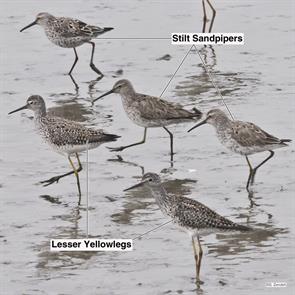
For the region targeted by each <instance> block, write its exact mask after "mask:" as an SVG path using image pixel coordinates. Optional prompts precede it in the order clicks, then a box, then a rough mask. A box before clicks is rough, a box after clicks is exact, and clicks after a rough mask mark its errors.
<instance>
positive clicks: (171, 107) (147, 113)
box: [135, 94, 194, 120]
mask: <svg viewBox="0 0 295 295" xmlns="http://www.w3.org/2000/svg"><path fill="white" fill-rule="evenodd" d="M135 104H136V107H137V109H138V111H139V112H140V114H141V116H142V117H143V118H144V119H147V120H160V119H162V120H163V119H166V120H172V119H178V118H182V119H184V118H192V116H194V113H192V112H189V111H187V110H185V109H183V108H182V107H181V106H180V105H178V104H173V103H171V102H168V101H166V100H163V99H160V98H158V97H154V96H148V95H144V94H141V95H139V96H138V100H136V102H135Z"/></svg>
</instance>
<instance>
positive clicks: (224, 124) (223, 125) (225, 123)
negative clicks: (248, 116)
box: [214, 116, 232, 132]
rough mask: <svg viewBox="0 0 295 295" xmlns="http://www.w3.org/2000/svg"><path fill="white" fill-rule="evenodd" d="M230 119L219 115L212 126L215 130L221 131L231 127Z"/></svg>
mask: <svg viewBox="0 0 295 295" xmlns="http://www.w3.org/2000/svg"><path fill="white" fill-rule="evenodd" d="M231 124H232V121H231V120H230V119H229V118H228V117H226V116H223V117H220V118H219V119H218V120H217V121H215V124H214V127H215V129H216V131H217V132H223V131H225V130H227V129H228V128H229V127H231Z"/></svg>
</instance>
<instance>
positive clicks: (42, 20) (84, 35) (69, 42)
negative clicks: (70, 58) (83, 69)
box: [20, 12, 113, 84]
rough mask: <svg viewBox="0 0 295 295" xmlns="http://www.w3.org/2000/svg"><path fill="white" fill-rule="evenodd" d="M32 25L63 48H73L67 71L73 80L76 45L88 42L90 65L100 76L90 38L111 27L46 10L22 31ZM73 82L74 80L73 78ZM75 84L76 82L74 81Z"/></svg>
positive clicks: (109, 29) (93, 45)
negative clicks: (71, 62)
mask: <svg viewBox="0 0 295 295" xmlns="http://www.w3.org/2000/svg"><path fill="white" fill-rule="evenodd" d="M34 25H40V26H41V27H43V29H44V31H45V34H46V36H47V38H48V39H49V40H50V41H51V42H52V43H54V44H55V45H57V46H59V47H63V48H73V50H74V53H75V61H74V63H73V65H72V67H71V69H70V71H69V75H70V77H71V78H72V80H73V77H72V71H73V69H74V67H75V65H76V63H77V61H78V54H77V51H76V47H78V46H81V45H83V44H84V43H88V44H90V45H91V46H92V51H91V58H90V67H91V69H92V70H93V71H94V72H96V73H97V74H98V75H99V76H100V77H101V78H102V77H103V74H102V72H101V71H100V70H99V69H98V68H97V67H96V66H95V65H94V63H93V56H94V51H95V43H94V42H92V41H91V40H92V39H94V38H96V37H98V36H99V35H101V34H103V33H105V32H108V31H111V30H113V28H109V27H106V28H100V27H97V26H91V25H88V24H86V23H84V22H82V21H80V20H77V19H74V18H69V17H55V16H53V15H51V14H49V13H47V12H41V13H39V14H38V15H37V17H36V19H35V20H34V21H33V22H32V23H30V24H29V25H27V26H25V27H24V28H22V29H21V30H20V31H21V32H22V31H24V30H26V29H28V28H30V27H32V26H34ZM73 82H74V83H75V81H74V80H73ZM75 84H76V83H75Z"/></svg>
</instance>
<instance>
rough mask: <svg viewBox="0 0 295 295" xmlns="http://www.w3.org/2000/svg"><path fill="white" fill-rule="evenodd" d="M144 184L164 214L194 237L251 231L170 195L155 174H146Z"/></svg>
mask: <svg viewBox="0 0 295 295" xmlns="http://www.w3.org/2000/svg"><path fill="white" fill-rule="evenodd" d="M142 183H144V184H145V186H146V187H147V188H148V189H149V190H150V192H151V194H152V195H153V197H154V198H155V200H156V202H157V204H158V205H159V207H160V209H161V211H162V212H163V214H165V215H167V216H168V217H170V218H171V219H172V220H173V222H174V223H176V224H177V225H179V226H180V227H181V228H184V229H185V230H187V231H188V232H190V233H191V234H192V235H194V234H197V233H198V232H200V231H204V230H205V231H208V230H209V231H212V230H213V231H214V230H215V231H216V230H241V231H243V230H249V228H248V227H246V226H243V225H240V224H237V223H235V222H232V221H230V220H229V219H227V218H225V217H223V216H221V215H219V214H218V213H216V212H215V211H213V210H211V209H210V208H208V207H207V206H205V205H203V204H202V203H200V202H198V201H195V200H193V199H190V198H187V197H182V196H181V197H178V196H174V195H169V194H168V193H167V191H166V190H165V188H164V187H163V185H162V184H161V180H160V177H159V176H158V175H157V174H155V173H146V174H145V175H144V176H143V178H142Z"/></svg>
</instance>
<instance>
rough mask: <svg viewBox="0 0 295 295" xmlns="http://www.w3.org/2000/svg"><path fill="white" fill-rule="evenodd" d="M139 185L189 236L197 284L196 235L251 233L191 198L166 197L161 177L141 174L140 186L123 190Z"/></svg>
mask: <svg viewBox="0 0 295 295" xmlns="http://www.w3.org/2000/svg"><path fill="white" fill-rule="evenodd" d="M140 186H145V187H147V188H148V189H149V190H150V192H151V195H152V196H153V197H154V198H155V200H156V202H157V204H158V205H159V207H160V209H161V211H162V213H163V214H164V215H165V216H168V217H170V218H171V219H172V221H173V223H175V224H177V225H178V226H180V227H181V228H182V229H184V230H185V231H186V232H188V234H189V235H190V238H191V240H192V245H193V250H194V257H195V262H196V279H197V284H199V283H200V269H201V260H202V255H203V251H202V247H201V243H200V237H199V234H200V233H204V232H218V231H233V230H237V231H248V230H250V228H249V227H247V226H244V225H240V224H237V223H234V222H232V221H230V220H229V219H227V218H225V217H223V216H221V215H219V214H217V213H216V212H214V211H213V210H211V209H210V208H208V207H207V206H205V205H203V204H202V203H199V202H197V201H195V200H193V199H190V198H187V197H179V196H173V195H169V194H167V192H166V190H165V188H164V187H163V186H162V184H161V179H160V177H159V176H158V175H157V174H155V173H146V174H145V175H143V177H142V181H141V182H140V183H138V184H136V185H133V186H132V187H130V188H127V189H125V191H127V190H130V189H134V188H136V187H140Z"/></svg>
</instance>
